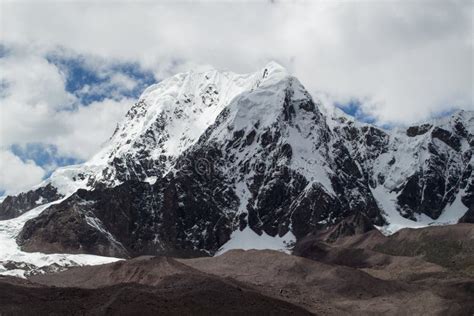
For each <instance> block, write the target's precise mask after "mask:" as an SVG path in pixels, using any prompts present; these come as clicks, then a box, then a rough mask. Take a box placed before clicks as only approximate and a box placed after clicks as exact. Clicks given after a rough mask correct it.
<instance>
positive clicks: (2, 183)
mask: <svg viewBox="0 0 474 316" xmlns="http://www.w3.org/2000/svg"><path fill="white" fill-rule="evenodd" d="M44 174H45V171H44V170H43V169H42V168H41V167H38V166H37V165H36V164H35V162H34V161H32V160H27V161H22V160H21V159H20V158H18V157H17V156H15V155H14V154H13V153H11V152H10V151H5V150H0V192H1V191H5V194H13V193H16V192H20V191H23V190H25V189H30V188H31V187H32V186H33V185H35V184H38V183H40V182H41V180H42V178H43V176H44Z"/></svg>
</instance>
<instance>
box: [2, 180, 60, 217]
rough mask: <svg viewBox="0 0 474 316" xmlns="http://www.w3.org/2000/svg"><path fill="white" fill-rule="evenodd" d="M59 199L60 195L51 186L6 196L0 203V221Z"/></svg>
mask: <svg viewBox="0 0 474 316" xmlns="http://www.w3.org/2000/svg"><path fill="white" fill-rule="evenodd" d="M61 197H62V195H61V194H59V193H58V190H57V189H56V188H55V187H54V186H52V185H51V184H48V185H46V186H44V187H39V188H38V189H36V190H32V191H28V192H25V193H20V194H18V195H16V196H7V197H6V198H5V199H4V200H3V201H2V203H0V220H5V219H10V218H14V217H17V216H20V215H21V214H23V213H25V212H27V211H29V210H31V209H32V208H35V207H37V206H40V205H43V204H46V203H49V202H52V201H56V200H58V199H60V198H61Z"/></svg>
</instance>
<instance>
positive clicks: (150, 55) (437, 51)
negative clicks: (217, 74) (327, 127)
mask: <svg viewBox="0 0 474 316" xmlns="http://www.w3.org/2000/svg"><path fill="white" fill-rule="evenodd" d="M2 8H3V11H4V13H3V15H2V17H3V31H2V38H3V39H4V41H5V42H6V43H10V44H12V43H16V44H21V45H26V44H27V45H29V46H31V47H34V48H35V50H36V51H37V52H44V51H48V50H52V49H57V47H63V48H65V49H70V50H73V51H75V52H79V53H83V54H91V55H94V56H101V57H104V58H107V59H121V60H127V61H138V62H140V63H141V65H143V66H145V67H151V68H153V69H154V70H155V71H156V73H157V75H158V76H160V77H162V76H166V75H169V74H172V73H174V72H176V71H178V70H182V69H184V68H188V67H190V66H192V65H200V64H212V65H214V66H215V67H217V68H224V69H231V70H234V71H237V72H248V71H254V70H255V69H257V68H259V67H262V66H263V65H264V64H265V63H266V62H267V61H268V60H269V59H276V60H277V61H279V62H281V63H283V64H285V65H286V66H287V67H288V68H289V69H290V70H291V71H293V72H294V74H295V75H296V76H298V77H299V78H300V79H301V80H302V81H303V83H305V84H306V85H307V86H308V88H310V89H311V90H313V91H325V92H328V93H330V94H331V95H333V96H334V97H335V98H336V99H337V100H339V101H341V100H346V99H348V98H359V99H362V100H367V103H366V104H364V110H365V111H368V112H369V114H372V115H373V116H375V117H376V118H378V119H379V120H380V121H381V122H386V121H394V122H397V123H409V122H413V121H417V120H420V119H426V118H428V117H430V116H431V115H432V114H433V113H435V112H439V111H443V110H447V109H450V108H453V107H459V108H465V109H473V108H474V105H473V90H474V89H472V87H473V78H472V73H473V57H472V56H473V47H472V37H473V31H472V19H473V8H472V2H470V1H422V0H420V1H403V0H401V1H382V2H374V1H363V2H355V1H337V2H324V1H317V2H314V3H311V2H292V3H288V2H284V3H278V2H277V3H276V4H271V3H270V2H267V1H265V2H263V1H262V2H245V3H242V2H239V3H236V2H232V3H217V2H202V3H196V2H193V3H191V2H179V3H171V2H166V3H158V4H157V3H152V2H138V3H131V2H115V1H114V2H102V3H90V2H87V3H86V2H84V3H81V2H59V3H58V2H54V3H51V2H40V3H39V2H22V3H12V2H6V3H3V4H2ZM177 65H178V67H176V66H177Z"/></svg>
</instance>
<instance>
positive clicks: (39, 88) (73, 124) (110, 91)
mask: <svg viewBox="0 0 474 316" xmlns="http://www.w3.org/2000/svg"><path fill="white" fill-rule="evenodd" d="M0 68H1V70H2V71H1V72H0V82H5V88H4V89H3V94H2V98H1V103H0V148H3V149H4V150H6V149H8V148H9V147H10V146H12V145H15V144H17V145H26V144H30V143H43V144H49V145H54V146H56V147H57V152H56V153H57V155H58V156H67V157H74V158H77V159H80V160H84V159H87V158H89V157H90V156H91V155H92V154H93V153H95V152H96V151H97V150H98V148H99V147H100V145H101V144H102V143H103V142H104V141H105V140H106V139H107V137H109V136H110V135H111V134H112V132H113V130H114V128H115V126H116V124H117V122H118V121H120V120H121V119H122V117H123V116H124V114H125V112H126V111H127V109H128V108H129V107H130V106H131V105H132V104H133V103H134V98H131V97H127V96H124V95H123V94H124V93H125V94H128V93H129V92H130V89H132V90H133V89H134V88H135V87H136V86H137V85H138V84H139V83H138V82H136V81H135V80H134V79H133V78H130V77H128V76H127V75H126V74H123V73H120V72H113V71H111V70H110V69H109V70H108V73H107V75H106V76H105V77H104V78H105V79H104V80H102V81H100V82H99V83H98V84H97V86H96V85H94V86H93V87H92V88H91V91H89V92H88V93H86V92H84V91H83V90H84V89H85V88H84V87H85V86H86V84H84V85H81V86H80V90H78V91H67V90H68V89H67V81H68V75H69V76H70V74H66V72H65V71H64V69H61V68H60V67H58V66H57V65H55V64H53V63H50V62H48V60H47V59H46V57H44V56H38V55H35V54H10V55H8V56H6V57H4V58H2V59H0ZM140 84H141V83H140ZM94 89H97V90H94ZM105 92H106V93H105ZM104 93H105V95H104ZM84 94H87V95H88V96H90V95H92V96H94V97H95V98H92V100H90V99H89V98H88V99H87V101H88V102H86V103H84V100H83V99H82V96H83V95H84ZM94 100H97V101H94ZM86 105H87V106H86Z"/></svg>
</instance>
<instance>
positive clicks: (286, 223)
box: [0, 63, 474, 257]
mask: <svg viewBox="0 0 474 316" xmlns="http://www.w3.org/2000/svg"><path fill="white" fill-rule="evenodd" d="M473 134H474V115H473V113H472V112H467V111H459V112H456V113H454V114H453V115H452V116H451V117H449V118H445V119H442V120H438V121H434V122H431V123H429V124H423V125H420V126H413V127H410V128H408V129H407V130H400V129H398V130H393V131H388V130H383V129H380V128H377V127H375V126H372V125H369V124H363V123H359V122H356V121H354V120H353V119H351V118H350V117H348V116H346V115H343V114H341V113H338V112H337V111H335V112H334V113H331V112H329V111H328V110H326V109H325V108H324V107H323V106H322V104H321V101H320V100H317V99H313V98H312V97H311V95H310V94H309V93H308V92H307V91H306V89H305V88H304V87H303V86H302V84H301V83H300V82H299V81H298V79H297V78H295V77H293V76H291V75H290V74H289V73H288V72H287V71H286V70H285V69H284V68H282V67H281V66H279V65H278V64H275V63H270V64H269V65H267V66H266V67H265V68H264V69H263V70H262V71H260V72H257V73H254V74H249V75H236V74H232V73H219V72H217V71H209V72H204V73H194V72H190V73H186V74H179V75H176V76H174V77H172V78H170V79H167V80H165V81H163V82H161V83H159V84H157V85H154V86H152V87H150V88H148V89H147V90H146V91H145V92H144V93H143V95H142V96H141V97H140V99H139V101H138V102H137V103H136V104H135V105H134V106H133V107H132V108H131V109H130V110H129V112H128V113H127V115H126V117H125V118H124V120H123V121H122V122H121V123H119V125H118V127H117V129H116V131H115V133H114V135H113V136H112V137H111V139H110V140H109V141H108V143H107V144H106V145H105V146H104V147H103V149H102V150H101V151H100V152H99V153H98V154H97V155H95V156H94V157H93V158H92V159H91V160H90V161H88V162H86V163H85V164H83V165H78V166H72V167H66V168H62V169H59V170H57V171H56V172H55V173H53V175H52V176H51V178H50V179H48V180H46V181H45V182H44V183H43V184H42V185H40V186H39V187H38V188H37V189H35V191H31V192H33V193H29V194H30V195H34V194H36V195H38V196H39V197H38V199H37V200H36V201H35V203H33V204H34V205H33V206H36V205H40V204H41V203H43V202H44V203H46V202H48V201H50V200H51V199H54V198H55V196H53V197H51V194H50V195H49V198H47V197H43V195H42V193H41V191H40V190H44V189H43V188H46V187H48V188H53V190H56V194H57V196H58V197H59V196H61V197H66V199H65V200H64V201H62V202H61V203H59V204H57V205H54V206H51V207H49V208H48V209H47V210H46V211H44V212H43V213H41V214H40V215H39V216H38V217H35V218H33V219H31V220H30V221H28V222H27V223H26V225H25V227H24V228H23V230H22V232H21V233H19V235H18V242H19V244H20V245H21V246H22V247H23V249H24V250H27V251H41V252H49V253H51V252H67V253H93V254H100V255H109V256H110V255H113V256H120V257H128V256H137V255H141V254H172V255H175V256H196V255H202V254H209V255H212V254H215V253H216V252H217V251H218V250H219V249H220V248H221V247H222V246H223V245H225V244H226V243H227V242H232V240H233V238H237V237H236V236H238V235H239V232H242V231H243V230H244V229H245V228H250V229H251V230H252V231H253V232H255V233H256V234H258V235H265V236H272V237H275V236H278V238H282V239H283V240H285V241H286V242H288V243H291V241H295V240H296V239H300V238H302V237H304V236H306V235H307V234H308V233H310V232H312V231H315V230H321V229H323V228H325V227H327V226H329V225H332V224H334V223H337V222H339V221H341V220H342V219H344V218H346V217H348V216H351V215H357V214H363V215H364V216H365V217H367V218H368V219H369V221H370V222H371V223H372V224H375V225H377V226H379V227H380V228H381V229H382V230H384V231H385V232H388V233H393V232H394V231H396V230H398V229H400V228H403V227H421V226H426V225H429V224H444V223H456V222H457V221H458V220H459V219H460V218H461V217H463V216H464V214H465V213H466V212H467V210H468V207H469V206H471V205H472V204H473V196H474V191H473V190H474V180H473V175H472V169H473V164H474V162H473V157H472V156H473V155H472V151H473V146H474V137H473ZM78 189H79V190H78ZM34 192H37V193H34ZM36 195H34V196H35V197H36ZM22 199H23V200H25V199H24V198H22V197H21V196H17V197H10V198H8V200H7V199H5V201H4V202H3V203H2V204H1V205H0V216H3V218H8V217H11V216H16V215H17V214H20V213H22V212H25V211H28V208H29V207H32V203H29V202H24V203H23V202H22V201H23V200H22ZM15 205H20V206H21V207H20V206H18V207H15ZM12 209H14V210H13V211H12ZM465 218H468V219H469V218H470V217H469V216H465Z"/></svg>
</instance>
